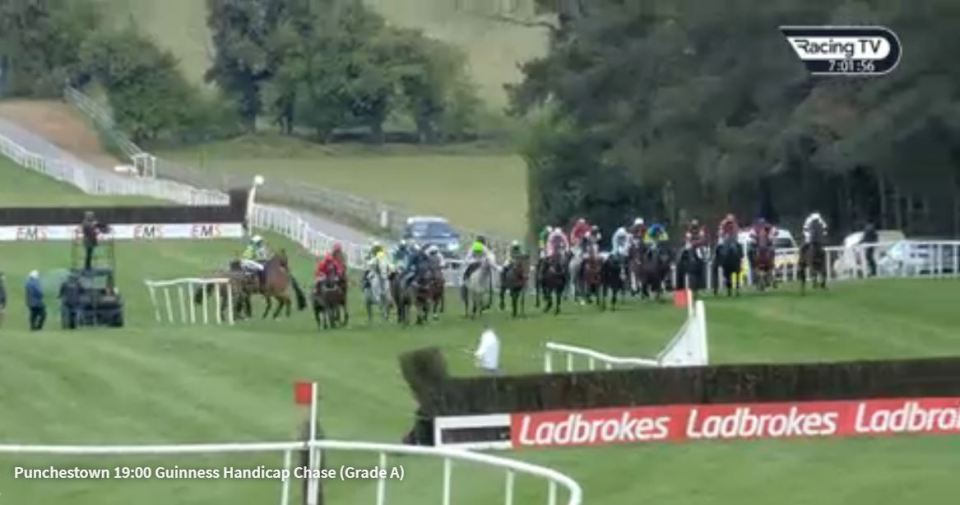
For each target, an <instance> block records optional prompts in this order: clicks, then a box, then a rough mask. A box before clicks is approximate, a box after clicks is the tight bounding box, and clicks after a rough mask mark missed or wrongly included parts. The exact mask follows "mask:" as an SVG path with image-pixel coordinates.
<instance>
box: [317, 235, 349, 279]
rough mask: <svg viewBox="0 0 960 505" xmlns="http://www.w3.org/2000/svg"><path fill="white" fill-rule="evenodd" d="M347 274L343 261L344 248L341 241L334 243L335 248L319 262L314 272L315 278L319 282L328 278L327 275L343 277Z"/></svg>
mask: <svg viewBox="0 0 960 505" xmlns="http://www.w3.org/2000/svg"><path fill="white" fill-rule="evenodd" d="M345 274H346V266H345V265H344V263H343V248H342V247H341V246H340V244H339V243H336V244H333V249H331V250H330V252H328V253H327V254H325V255H324V256H323V258H320V261H318V262H317V268H316V270H315V271H314V272H313V277H314V280H315V281H316V282H318V283H319V282H321V281H323V280H326V279H327V277H336V278H337V279H343V278H344V275H345Z"/></svg>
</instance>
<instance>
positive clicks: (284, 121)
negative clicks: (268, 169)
mask: <svg viewBox="0 0 960 505" xmlns="http://www.w3.org/2000/svg"><path fill="white" fill-rule="evenodd" d="M207 5H208V8H209V16H208V24H209V26H210V28H211V30H212V32H213V34H214V45H215V47H216V50H217V53H216V58H215V61H214V63H213V66H212V67H211V68H210V70H209V71H208V72H207V79H208V80H210V81H213V82H215V83H217V85H218V86H219V87H220V88H221V89H222V90H223V91H224V92H225V93H226V94H227V96H228V97H229V98H230V99H231V100H232V101H233V102H234V103H235V104H236V109H237V111H238V113H239V114H240V115H241V116H242V117H243V120H244V123H245V125H246V127H247V128H248V129H250V130H253V129H255V127H256V124H257V120H258V119H260V118H265V119H269V120H271V121H273V122H274V123H276V124H277V125H278V126H279V127H280V129H281V131H283V132H286V133H292V132H293V131H294V130H295V129H296V128H305V129H309V130H310V131H312V132H313V133H314V134H315V135H316V137H317V138H318V139H320V140H322V141H326V140H328V139H329V138H330V135H331V134H332V133H333V132H334V131H335V130H336V129H344V128H364V129H367V130H368V131H369V132H370V136H371V137H372V138H373V139H374V140H376V141H382V140H383V129H384V124H385V123H386V122H387V120H388V118H391V117H392V116H399V117H402V118H405V119H407V120H408V121H409V122H410V123H412V124H413V125H414V126H415V128H416V131H417V133H418V135H419V138H420V140H421V141H424V142H430V141H436V140H446V139H457V138H461V137H462V136H463V135H464V134H466V133H468V132H469V131H470V130H472V129H473V127H474V125H473V121H474V118H475V115H476V112H477V108H478V102H477V99H476V97H475V95H474V93H473V89H472V87H471V85H470V83H469V81H468V80H467V78H466V73H465V68H464V60H465V58H464V57H463V55H461V54H459V53H458V52H457V51H455V50H454V49H453V48H451V47H449V46H447V45H445V44H442V43H440V42H438V41H435V40H432V39H429V38H427V37H425V36H424V35H423V34H421V33H420V32H418V31H414V30H404V29H399V28H395V27H391V26H388V25H387V24H386V23H385V22H384V20H383V19H382V18H381V17H380V16H379V15H377V14H376V13H374V12H372V11H370V10H369V9H367V8H365V7H364V5H363V3H362V2H361V1H360V0H208V1H207Z"/></svg>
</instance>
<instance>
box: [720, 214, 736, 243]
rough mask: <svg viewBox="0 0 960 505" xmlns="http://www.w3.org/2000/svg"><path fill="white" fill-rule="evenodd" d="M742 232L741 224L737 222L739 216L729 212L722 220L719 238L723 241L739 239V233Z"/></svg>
mask: <svg viewBox="0 0 960 505" xmlns="http://www.w3.org/2000/svg"><path fill="white" fill-rule="evenodd" d="M738 233H740V226H739V225H738V224H737V218H736V217H735V216H734V215H733V214H727V215H726V216H725V217H724V218H723V220H722V221H720V226H719V229H718V230H717V238H718V239H719V240H720V241H721V242H728V241H731V240H732V241H734V242H736V241H737V234H738Z"/></svg>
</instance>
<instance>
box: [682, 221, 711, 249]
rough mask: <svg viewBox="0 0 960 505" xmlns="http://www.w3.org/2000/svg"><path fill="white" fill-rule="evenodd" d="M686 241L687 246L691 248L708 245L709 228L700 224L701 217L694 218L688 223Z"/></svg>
mask: <svg viewBox="0 0 960 505" xmlns="http://www.w3.org/2000/svg"><path fill="white" fill-rule="evenodd" d="M684 242H685V243H686V247H689V248H691V249H699V248H701V247H706V246H707V230H706V229H704V227H703V225H701V224H700V220H699V219H696V218H694V219H691V220H690V222H689V223H687V231H686V233H685V234H684Z"/></svg>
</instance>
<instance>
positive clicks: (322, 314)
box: [313, 277, 350, 329]
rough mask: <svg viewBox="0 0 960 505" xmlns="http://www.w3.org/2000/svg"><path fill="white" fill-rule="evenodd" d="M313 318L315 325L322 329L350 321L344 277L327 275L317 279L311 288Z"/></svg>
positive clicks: (344, 324) (343, 324)
mask: <svg viewBox="0 0 960 505" xmlns="http://www.w3.org/2000/svg"><path fill="white" fill-rule="evenodd" d="M341 315H342V316H343V317H342V319H343V320H342V324H341ZM313 318H314V319H316V321H317V326H319V327H321V328H323V329H327V328H336V327H337V326H338V325H341V326H346V325H347V323H349V322H350V313H349V312H348V311H347V290H346V279H340V278H337V277H328V278H326V279H324V280H321V281H317V283H316V285H315V286H314V289H313Z"/></svg>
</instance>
